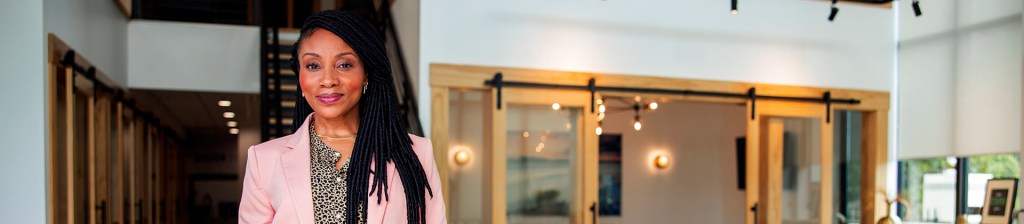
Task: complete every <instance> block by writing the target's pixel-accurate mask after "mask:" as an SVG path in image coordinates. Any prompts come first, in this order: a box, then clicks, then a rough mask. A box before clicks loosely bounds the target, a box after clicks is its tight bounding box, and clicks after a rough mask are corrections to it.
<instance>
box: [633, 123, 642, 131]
mask: <svg viewBox="0 0 1024 224" xmlns="http://www.w3.org/2000/svg"><path fill="white" fill-rule="evenodd" d="M641 126H642V124H640V121H633V129H636V130H637V131H639V130H640V128H641Z"/></svg>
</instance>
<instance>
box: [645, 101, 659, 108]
mask: <svg viewBox="0 0 1024 224" xmlns="http://www.w3.org/2000/svg"><path fill="white" fill-rule="evenodd" d="M647 108H651V110H657V109H658V102H651V104H649V105H647Z"/></svg>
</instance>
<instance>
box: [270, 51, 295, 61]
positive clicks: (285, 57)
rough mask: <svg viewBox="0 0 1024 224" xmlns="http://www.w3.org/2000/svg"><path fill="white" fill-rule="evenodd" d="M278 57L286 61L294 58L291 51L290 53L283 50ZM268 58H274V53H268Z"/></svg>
mask: <svg viewBox="0 0 1024 224" xmlns="http://www.w3.org/2000/svg"><path fill="white" fill-rule="evenodd" d="M278 57H280V58H281V60H284V61H287V60H292V53H290V52H289V53H284V52H282V53H281V54H278ZM267 59H270V60H273V59H274V53H267Z"/></svg>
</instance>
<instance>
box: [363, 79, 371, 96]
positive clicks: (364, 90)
mask: <svg viewBox="0 0 1024 224" xmlns="http://www.w3.org/2000/svg"><path fill="white" fill-rule="evenodd" d="M366 84H370V83H366V82H364V83H363V94H366Z"/></svg>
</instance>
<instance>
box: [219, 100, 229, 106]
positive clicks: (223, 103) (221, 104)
mask: <svg viewBox="0 0 1024 224" xmlns="http://www.w3.org/2000/svg"><path fill="white" fill-rule="evenodd" d="M217 105H218V106H222V107H230V106H231V101H230V100H221V101H217Z"/></svg>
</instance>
